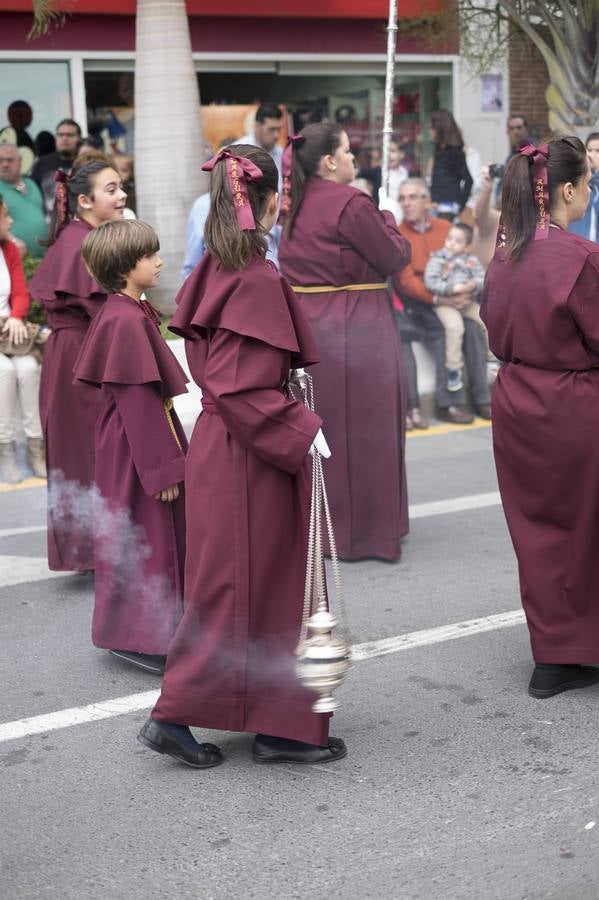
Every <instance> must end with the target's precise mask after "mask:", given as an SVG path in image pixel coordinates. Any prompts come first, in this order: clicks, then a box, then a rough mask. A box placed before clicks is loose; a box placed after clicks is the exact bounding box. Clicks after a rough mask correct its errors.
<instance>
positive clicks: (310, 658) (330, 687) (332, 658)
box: [290, 369, 351, 713]
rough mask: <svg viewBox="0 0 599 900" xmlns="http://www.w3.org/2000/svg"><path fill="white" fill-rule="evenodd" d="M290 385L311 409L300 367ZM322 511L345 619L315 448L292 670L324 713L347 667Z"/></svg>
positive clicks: (307, 380) (306, 378) (345, 640)
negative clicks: (331, 594)
mask: <svg viewBox="0 0 599 900" xmlns="http://www.w3.org/2000/svg"><path fill="white" fill-rule="evenodd" d="M290 384H291V385H297V386H298V387H299V388H300V390H301V392H302V396H303V399H304V403H305V404H306V406H307V407H308V408H309V409H311V410H312V411H314V391H313V387H312V378H311V377H310V376H309V375H307V374H306V373H305V372H304V371H303V369H295V370H293V372H292V373H291V377H290ZM323 510H324V524H326V529H327V535H328V539H329V548H330V553H331V565H332V569H333V580H334V584H335V600H336V604H337V607H338V609H339V615H340V618H341V619H345V611H344V606H343V594H342V587H341V575H340V572H339V562H338V559H337V550H336V546H335V536H334V534H333V526H332V522H331V514H330V510H329V503H328V498H327V492H326V486H325V483H324V475H323V471H322V458H321V456H320V454H319V453H318V451H317V450H316V449H315V448H314V450H313V456H312V498H311V503H310V529H309V532H308V557H307V564H306V582H305V589H304V609H303V615H302V628H301V633H300V639H299V643H298V646H297V650H296V654H297V657H298V660H297V669H296V671H297V676H298V678H299V680H300V681H301V683H302V684H303V685H304V687H306V688H308V689H309V690H312V691H315V692H316V693H317V694H318V699H317V700H316V701H315V702H314V704H313V705H312V709H313V710H314V712H317V713H328V712H333V711H334V710H336V709H338V707H339V703H338V701H337V700H336V699H335V697H334V696H333V691H335V690H336V689H337V688H338V687H339V686H340V685H341V684H342V682H343V680H344V678H345V676H346V674H347V672H348V670H349V669H350V668H351V644H350V641H349V638H348V637H343V636H342V637H334V636H333V630H334V629H335V628H336V627H337V626H338V625H339V622H338V620H337V619H336V618H335V616H334V615H333V614H332V613H331V611H330V609H329V605H330V602H329V598H328V596H327V584H326V573H325V566H324V552H323V545H322V538H323V515H322V513H323ZM343 625H344V622H342V626H343ZM343 630H344V632H345V634H347V627H344V629H343Z"/></svg>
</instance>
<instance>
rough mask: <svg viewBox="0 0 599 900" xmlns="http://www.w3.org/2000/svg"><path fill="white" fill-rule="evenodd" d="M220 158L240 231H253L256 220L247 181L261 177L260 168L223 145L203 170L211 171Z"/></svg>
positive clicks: (257, 179) (205, 164)
mask: <svg viewBox="0 0 599 900" xmlns="http://www.w3.org/2000/svg"><path fill="white" fill-rule="evenodd" d="M221 160H224V161H225V165H226V171H227V181H228V182H229V188H230V189H231V196H232V197H233V208H234V210H235V215H236V217H237V224H238V225H239V227H240V229H241V230H242V231H254V229H255V228H256V222H255V220H254V214H253V212H252V205H251V203H250V198H249V195H248V186H247V183H248V181H259V180H260V179H261V178H262V177H263V173H262V169H259V168H258V166H257V165H255V163H253V162H252V161H251V159H248V158H247V157H246V156H234V155H233V154H232V153H231V151H230V150H228V149H227V148H226V147H224V148H223V149H222V150H219V151H218V153H217V154H216V156H213V157H212V159H209V160H208V162H205V163H204V165H203V166H202V170H203V171H204V172H211V171H212V170H213V168H214V167H215V165H216V164H217V163H218V162H221Z"/></svg>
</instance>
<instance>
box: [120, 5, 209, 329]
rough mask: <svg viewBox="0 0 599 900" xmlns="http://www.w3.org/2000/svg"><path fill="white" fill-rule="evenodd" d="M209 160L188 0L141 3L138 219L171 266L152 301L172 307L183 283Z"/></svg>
mask: <svg viewBox="0 0 599 900" xmlns="http://www.w3.org/2000/svg"><path fill="white" fill-rule="evenodd" d="M203 159H204V140H203V135H202V125H201V120H200V97H199V90H198V83H197V78H196V73H195V68H194V64H193V58H192V54H191V40H190V36H189V23H188V19H187V12H186V9H185V0H166V2H165V0H137V17H136V53H135V183H136V194H137V205H138V214H139V217H140V218H141V219H143V220H144V221H146V222H149V223H150V224H151V225H153V226H154V228H156V230H157V232H158V234H159V236H160V255H161V256H162V258H163V260H164V268H163V274H162V277H161V286H160V289H159V290H157V291H153V292H152V300H153V301H154V302H155V303H156V304H157V305H158V306H159V307H160V308H161V309H162V310H164V311H165V312H167V311H172V310H173V309H174V304H173V299H174V296H175V294H176V292H177V290H178V289H179V287H180V285H181V281H182V277H181V263H182V260H183V254H184V250H185V227H186V222H187V216H188V213H189V210H190V208H191V205H192V203H193V201H194V200H195V198H196V197H197V196H198V194H200V193H201V191H202V190H203V189H204V190H205V189H206V187H205V186H206V178H205V176H204V175H203V174H202V172H201V169H200V167H201V164H202V161H203Z"/></svg>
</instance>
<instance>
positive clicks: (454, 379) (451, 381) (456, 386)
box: [446, 369, 464, 392]
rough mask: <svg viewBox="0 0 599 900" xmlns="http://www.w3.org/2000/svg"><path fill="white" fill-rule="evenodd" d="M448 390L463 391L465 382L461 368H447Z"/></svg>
mask: <svg viewBox="0 0 599 900" xmlns="http://www.w3.org/2000/svg"><path fill="white" fill-rule="evenodd" d="M446 387H447V390H448V391H452V392H453V391H461V390H462V388H463V387H464V382H463V380H462V372H461V369H448V370H447V384H446Z"/></svg>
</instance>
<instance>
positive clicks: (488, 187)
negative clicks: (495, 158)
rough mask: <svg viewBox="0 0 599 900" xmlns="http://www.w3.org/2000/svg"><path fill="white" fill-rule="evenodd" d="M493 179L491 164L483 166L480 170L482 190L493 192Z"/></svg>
mask: <svg viewBox="0 0 599 900" xmlns="http://www.w3.org/2000/svg"><path fill="white" fill-rule="evenodd" d="M493 184H494V182H493V179H492V178H491V176H490V175H489V165H488V164H487V165H486V166H483V167H482V169H481V170H480V186H481V190H483V191H488V192H489V193H491V191H492V190H493Z"/></svg>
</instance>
